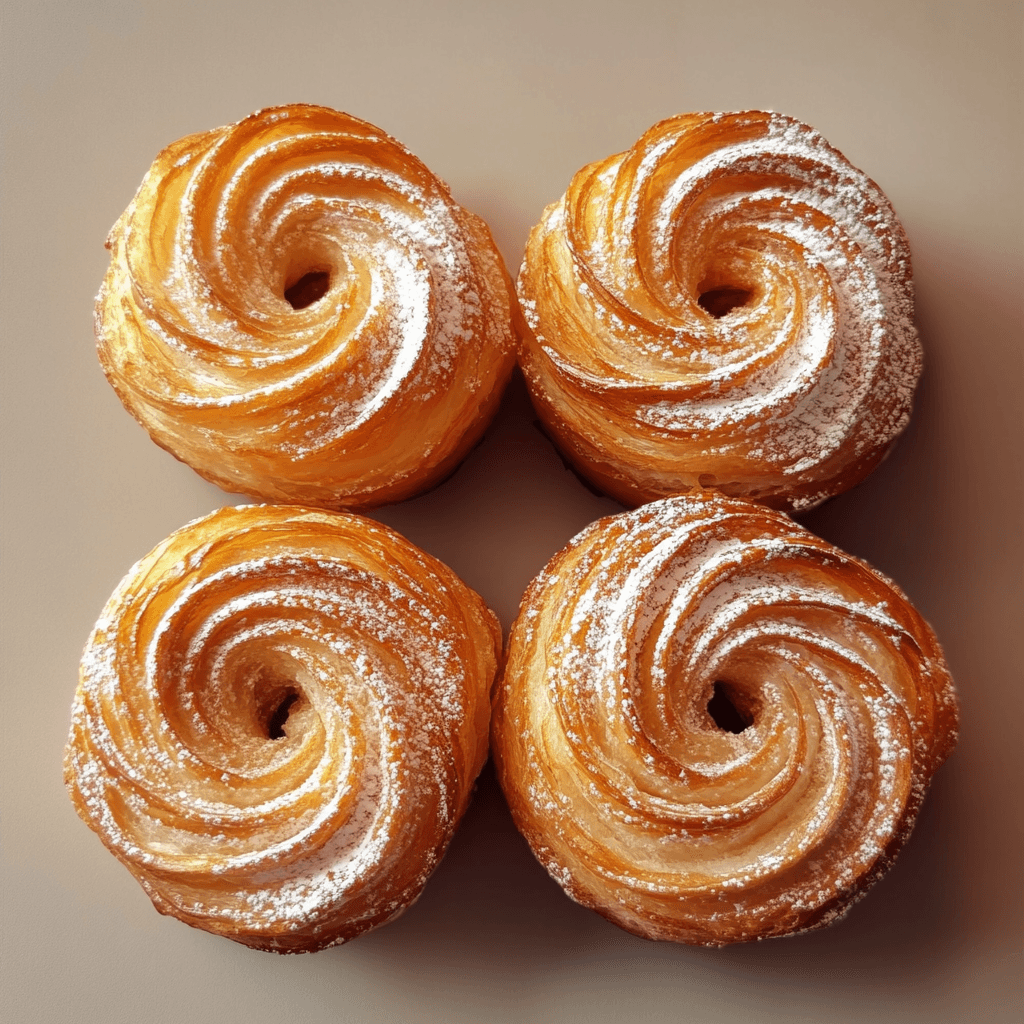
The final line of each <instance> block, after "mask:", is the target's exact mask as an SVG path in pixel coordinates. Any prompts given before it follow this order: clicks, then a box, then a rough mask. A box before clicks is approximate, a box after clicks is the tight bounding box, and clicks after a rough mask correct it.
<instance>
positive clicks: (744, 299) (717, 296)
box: [697, 288, 753, 320]
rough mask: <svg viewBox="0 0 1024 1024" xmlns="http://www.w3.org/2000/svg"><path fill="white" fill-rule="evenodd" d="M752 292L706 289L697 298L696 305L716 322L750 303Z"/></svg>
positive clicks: (746, 290) (741, 289) (738, 289)
mask: <svg viewBox="0 0 1024 1024" xmlns="http://www.w3.org/2000/svg"><path fill="white" fill-rule="evenodd" d="M752 295H753V292H752V291H750V290H749V289H747V288H708V289H707V290H706V291H701V292H700V294H699V295H698V296H697V305H698V306H700V308H701V309H703V310H704V312H705V313H710V314H711V316H713V317H714V318H715V319H716V320H721V319H722V317H723V316H726V315H727V314H728V313H731V312H732V311H733V310H734V309H739V308H740V306H745V305H746V304H747V303H748V302H750V297H751V296H752Z"/></svg>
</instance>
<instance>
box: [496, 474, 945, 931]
mask: <svg viewBox="0 0 1024 1024" xmlns="http://www.w3.org/2000/svg"><path fill="white" fill-rule="evenodd" d="M956 725H957V706H956V698H955V694H954V691H953V686H952V683H951V681H950V677H949V673H948V670H947V668H946V664H945V662H944V660H943V655H942V651H941V650H940V648H939V645H938V642H937V641H936V639H935V636H934V634H933V633H932V631H931V629H930V628H929V627H928V625H927V623H925V622H924V620H923V619H922V618H921V616H920V615H919V614H918V613H917V612H916V611H915V610H914V609H913V607H911V605H910V604H909V603H908V601H907V599H906V598H905V597H904V595H903V594H902V593H901V592H900V591H899V590H898V589H897V588H896V586H895V585H894V584H893V583H891V582H890V581H889V580H887V579H885V578H884V577H883V576H881V575H880V574H879V573H878V572H876V571H875V570H873V569H872V568H871V567H870V566H868V565H866V564H865V563H864V562H861V561H859V560H858V559H856V558H852V557H850V556H849V555H845V554H843V553H842V552H841V551H839V550H838V549H837V548H835V547H833V546H831V545H829V544H827V543H825V542H824V541H822V540H819V539H818V538H816V537H814V536H813V535H812V534H810V533H808V532H806V531H805V530H803V529H801V528H800V527H799V526H797V525H795V524H794V523H793V522H792V521H791V520H790V519H789V518H788V517H787V516H785V515H784V514H782V513H779V512H775V511H772V510H769V509H764V508H759V507H757V506H754V505H751V504H749V503H747V502H744V501H739V500H736V499H731V498H725V497H721V496H718V495H712V494H709V495H697V494H694V495H687V496H684V497H680V498H674V499H667V500H664V501H659V502H655V503H653V504H650V505H647V506H645V507H643V508H640V509H637V510H636V511H634V512H630V513H624V514H622V515H619V516H615V517H612V518H609V519H604V520H601V521H599V522H597V523H595V524H594V525H592V526H590V527H589V528H587V529H586V530H584V531H583V532H582V533H581V534H580V535H579V536H577V537H576V538H575V539H574V540H573V541H572V542H571V543H570V544H569V545H568V546H567V547H566V548H565V549H564V550H563V551H561V552H560V553H559V554H558V555H556V556H555V558H554V559H553V560H552V561H551V563H550V564H549V565H548V566H547V568H546V569H545V570H544V571H543V572H542V573H541V574H540V576H538V577H537V579H536V580H535V581H534V582H533V584H532V585H531V587H530V589H529V590H528V592H527V594H526V596H525V598H524V600H523V604H522V608H521V610H520V614H519V618H518V620H517V621H516V623H515V625H514V626H513V629H512V635H511V638H510V641H509V647H508V651H507V664H506V669H505V673H504V678H503V682H502V684H501V685H500V687H499V689H498V692H497V696H496V707H495V716H494V721H493V726H492V750H493V753H494V757H495V761H496V764H497V767H498V773H499V777H500V779H501V783H502V787H503V788H504V791H505V794H506V796H507V797H508V801H509V805H510V807H511V809H512V814H513V817H514V818H515V821H516V824H517V825H518V827H519V828H520V830H521V831H522V832H523V834H524V835H525V836H526V838H527V839H528V840H529V843H530V845H531V847H532V848H533V851H534V853H535V854H536V856H537V857H538V859H539V860H540V861H541V863H542V864H543V865H544V866H545V867H546V868H547V870H548V871H549V872H550V873H551V875H552V876H553V877H554V878H555V879H556V880H557V881H558V882H559V883H560V884H561V885H562V886H563V888H565V890H566V892H567V893H568V894H569V895H570V896H571V897H572V898H573V899H575V900H577V901H578V902H580V903H582V904H584V905H585V906H588V907H592V908H593V909H595V910H597V911H598V912H599V913H601V914H603V915H604V916H605V917H607V918H609V919H610V920H612V921H614V922H615V923H616V924H618V925H620V926H621V927H623V928H625V929H627V930H628V931H631V932H634V933H636V934H638V935H642V936H645V937H648V938H653V939H671V940H675V941H678V942H689V943H697V944H703V945H722V944H725V943H731V942H741V941H745V940H749V939H757V938H764V937H767V936H772V935H783V934H786V933H790V932H794V931H799V930H805V929H810V928H816V927H820V926H822V925H826V924H828V923H829V922H831V921H833V920H835V919H836V918H837V917H838V916H840V915H841V914H842V913H843V912H844V911H845V910H846V909H847V908H848V907H849V906H850V905H851V903H852V902H853V901H854V900H855V899H856V898H858V897H859V896H860V895H862V894H863V892H864V891H865V889H866V888H867V887H868V886H869V885H870V884H871V883H872V882H874V881H875V880H876V879H877V878H879V877H880V876H881V875H882V873H883V872H884V871H885V870H886V869H887V868H888V867H889V865H890V864H891V862H892V860H893V858H894V856H895V855H896V853H897V851H898V850H899V848H900V847H901V846H902V844H903V842H904V841H905V840H906V838H907V836H908V834H909V833H910V830H911V827H912V825H913V822H914V819H915V816H916V814H917V812H918V809H919V807H920V805H921V802H922V800H923V798H924V795H925V789H926V787H927V785H928V782H929V780H930V778H931V776H932V774H933V773H934V772H935V770H936V769H937V768H938V767H939V765H940V764H941V763H942V762H943V760H944V759H945V758H946V756H947V755H948V754H949V753H950V751H951V750H952V749H953V746H954V744H955V741H956Z"/></svg>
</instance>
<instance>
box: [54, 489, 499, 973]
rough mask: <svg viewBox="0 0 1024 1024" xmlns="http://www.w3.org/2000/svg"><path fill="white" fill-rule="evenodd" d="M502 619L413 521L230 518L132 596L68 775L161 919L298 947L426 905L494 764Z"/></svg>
mask: <svg viewBox="0 0 1024 1024" xmlns="http://www.w3.org/2000/svg"><path fill="white" fill-rule="evenodd" d="M500 654H501V631H500V628H499V626H498V623H497V620H496V619H495V617H494V615H493V614H492V613H491V612H490V611H489V610H488V609H487V607H486V606H485V605H484V602H483V601H482V600H481V599H480V597H479V596H478V595H477V594H475V593H474V592H473V591H472V590H470V589H469V588H468V587H467V586H466V585H465V584H463V583H462V582H461V580H459V579H458V577H456V576H455V574H454V573H453V572H452V571H451V570H450V569H448V568H447V567H445V566H444V565H442V564H441V563H440V562H438V561H437V560H436V559H434V558H432V557H430V556H429V555H427V554H425V553H424V552H422V551H420V550H419V549H417V548H416V547H414V546H413V545H412V544H411V543H409V542H408V541H407V540H405V539H403V538H402V537H400V536H399V535H398V534H396V533H395V532H394V531H392V530H390V529H388V528H386V527H384V526H381V525H379V524H378V523H375V522H371V521H370V520H366V519H363V518H361V517H359V516H354V515H347V514H338V513H331V512H323V511H312V510H308V509H301V508H296V507H292V506H288V507H280V506H258V507H256V506H253V507H246V508H237V509H235V508H225V509H221V510H220V511H219V512H216V513H214V514H213V515H211V516H208V517H206V518H205V519H201V520H197V521H196V522H194V523H192V524H190V525H189V526H186V527H185V528H184V529H182V530H179V531H178V532H177V533H174V534H172V535H171V536H170V537H169V538H168V539H167V540H165V541H164V542H163V543H161V544H160V545H158V546H157V547H156V548H155V549H154V550H153V551H152V552H151V553H150V554H149V555H147V556H146V557H145V558H143V559H142V560H141V561H140V562H139V563H138V564H137V565H136V566H135V567H134V568H133V569H132V570H131V572H130V573H129V574H128V575H127V576H126V577H125V579H124V580H123V581H122V582H121V584H120V586H118V588H117V590H116V591H115V592H114V594H113V596H112V597H111V599H110V601H109V602H108V604H107V606H106V608H105V609H104V611H103V614H102V616H101V617H100V619H99V621H98V622H97V624H96V628H95V630H94V631H93V634H92V636H91V637H90V639H89V642H88V644H87V646H86V650H85V654H84V657H83V659H82V667H81V681H80V684H79V687H78V692H77V695H76V697H75V703H74V707H73V712H72V726H71V737H70V740H69V742H68V746H67V749H66V753H65V761H64V777H65V781H66V783H67V786H68V789H69V791H70V794H71V798H72V801H73V802H74V805H75V808H76V810H77V811H78V813H79V815H81V817H82V818H83V819H84V820H85V822H86V824H88V825H89V827H90V828H92V829H93V830H94V831H95V832H96V833H97V834H98V835H99V837H100V839H102V840H103V842H104V844H105V845H106V846H107V848H108V849H109V850H110V851H111V852H112V853H113V854H114V855H115V856H116V857H117V858H118V859H119V860H120V861H122V862H123V863H124V865H125V866H126V867H127V868H128V870H129V871H131V873H132V874H133V875H134V876H135V878H136V879H137V880H138V881H139V883H140V884H141V885H142V887H143V888H144V889H145V890H146V892H147V894H148V895H149V896H150V898H151V899H152V900H153V903H154V904H155V905H156V907H157V909H158V910H159V911H161V912H162V913H165V914H171V915H173V916H174V917H177V918H180V919H181V920H182V921H184V922H186V923H187V924H190V925H193V926H195V927H197V928H203V929H205V930H207V931H210V932H215V933H218V934H221V935H225V936H227V937H228V938H231V939H235V940H236V941H238V942H242V943H245V944H246V945H248V946H254V947H256V948H258V949H266V950H273V951H276V952H279V953H297V952H304V951H311V950H316V949H321V948H323V947H325V946H329V945H334V944H336V943H339V942H344V941H346V940H348V939H351V938H353V937H355V936H357V935H359V934H361V933H362V932H365V931H367V930H368V929H370V928H373V927H375V926H377V925H380V924H383V923H385V922H387V921H389V920H391V919H392V918H394V917H396V916H397V915H398V914H400V913H401V912H402V911H403V910H405V909H406V908H407V907H408V906H409V905H410V904H411V903H412V902H413V901H414V900H415V899H416V898H417V897H418V896H419V894H420V891H421V890H422V888H423V886H424V884H425V882H426V880H427V877H428V876H429V875H430V873H431V872H432V871H433V869H434V868H435V867H436V865H437V863H438V862H439V860H440V858H441V856H442V855H443V853H444V851H445V849H446V847H447V845H448V842H449V840H450V839H451V837H452V834H453V832H454V830H455V827H456V824H457V823H458V821H459V819H460V817H461V816H462V814H463V812H464V811H465V809H466V807H467V805H468V803H469V799H470V795H471V791H472V788H473V783H474V780H475V779H476V776H477V774H478V773H479V771H480V768H481V767H482V765H483V763H484V761H485V760H486V757H487V739H488V737H487V732H488V722H489V719H490V704H489V694H490V689H491V685H492V682H493V680H494V676H495V672H496V671H497V664H498V658H499V657H500Z"/></svg>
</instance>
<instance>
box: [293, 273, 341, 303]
mask: <svg viewBox="0 0 1024 1024" xmlns="http://www.w3.org/2000/svg"><path fill="white" fill-rule="evenodd" d="M330 286H331V274H330V271H327V270H311V271H309V273H308V274H303V275H302V277H300V278H299V279H298V281H296V282H295V283H294V284H292V285H289V286H288V287H287V288H285V290H284V297H285V298H286V299H287V300H288V301H289V302H290V303H291V305H292V309H305V308H306V307H307V306H312V305H313V303H314V302H319V301H320V300H321V299H322V298H323V297H324V296H325V295H326V294H327V289H328V288H330Z"/></svg>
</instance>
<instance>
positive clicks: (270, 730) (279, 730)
mask: <svg viewBox="0 0 1024 1024" xmlns="http://www.w3.org/2000/svg"><path fill="white" fill-rule="evenodd" d="M300 696H301V694H300V693H299V691H298V690H287V691H286V692H285V693H284V695H283V696H282V697H281V700H280V702H279V703H278V705H277V707H276V708H274V710H273V711H272V712H271V713H270V717H269V718H268V719H267V737H268V738H269V739H272V740H279V739H283V738H284V726H285V723H286V722H287V721H288V716H289V715H290V714H291V710H292V707H293V705H294V704H295V702H296V701H297V700H298V699H299V697H300Z"/></svg>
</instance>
